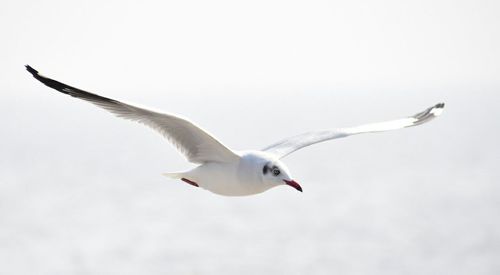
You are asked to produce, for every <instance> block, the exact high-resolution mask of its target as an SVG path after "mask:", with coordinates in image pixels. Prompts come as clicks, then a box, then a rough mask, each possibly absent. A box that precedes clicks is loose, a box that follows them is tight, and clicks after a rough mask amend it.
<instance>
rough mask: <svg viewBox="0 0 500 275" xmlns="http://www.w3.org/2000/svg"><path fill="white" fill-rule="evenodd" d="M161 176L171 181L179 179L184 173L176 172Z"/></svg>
mask: <svg viewBox="0 0 500 275" xmlns="http://www.w3.org/2000/svg"><path fill="white" fill-rule="evenodd" d="M162 175H164V176H165V177H167V178H171V179H181V178H182V177H183V175H184V173H182V172H177V173H163V174H162Z"/></svg>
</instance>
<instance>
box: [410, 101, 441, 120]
mask: <svg viewBox="0 0 500 275" xmlns="http://www.w3.org/2000/svg"><path fill="white" fill-rule="evenodd" d="M444 105H445V104H444V102H440V103H438V104H436V105H434V106H432V107H430V108H427V109H426V110H425V111H423V112H420V113H418V114H415V115H414V116H413V117H412V118H414V119H415V121H414V122H413V125H419V124H422V123H425V122H428V121H430V120H432V119H433V118H435V117H438V116H439V115H441V113H442V112H443V110H444Z"/></svg>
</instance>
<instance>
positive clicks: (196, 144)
mask: <svg viewBox="0 0 500 275" xmlns="http://www.w3.org/2000/svg"><path fill="white" fill-rule="evenodd" d="M26 69H27V70H28V72H30V73H31V74H32V75H33V76H34V77H35V78H36V79H38V80H39V81H40V82H42V83H43V84H45V85H47V86H49V87H50V88H53V89H55V90H57V91H59V92H61V93H64V94H68V95H70V96H73V97H76V98H79V99H83V100H86V101H89V102H91V103H93V104H95V105H97V106H99V107H101V108H104V109H106V110H108V111H110V112H111V113H113V114H115V115H116V116H118V117H122V118H126V119H130V120H134V121H137V122H140V123H142V124H145V125H147V126H149V127H151V128H153V129H154V130H156V131H158V132H160V134H162V135H163V136H164V137H166V138H167V139H168V140H169V141H170V142H171V143H172V144H173V145H174V146H175V147H176V148H177V149H178V150H179V151H180V152H181V153H182V154H183V155H184V156H185V157H186V158H187V160H188V161H190V162H192V163H196V164H199V166H197V167H195V168H194V169H192V170H189V171H186V172H178V173H165V174H164V175H165V176H167V177H170V178H174V179H180V180H182V181H184V182H186V183H189V184H191V185H193V186H196V187H201V188H204V189H207V190H208V191H210V192H213V193H216V194H219V195H225V196H248V195H254V194H258V193H262V192H264V191H266V190H268V189H270V188H272V187H275V186H279V185H289V186H291V187H293V188H295V189H297V190H298V191H301V192H302V187H301V186H300V185H299V184H298V183H297V182H296V181H295V180H293V179H292V176H291V174H290V172H289V170H288V168H287V167H286V166H285V164H284V163H283V162H281V161H280V159H281V158H283V157H285V156H287V155H288V154H290V153H292V152H295V151H297V150H299V149H301V148H304V147H306V146H309V145H312V144H315V143H319V142H323V141H327V140H331V139H336V138H342V137H347V136H351V135H356V134H361V133H375V132H383V131H389V130H396V129H401V128H406V127H411V126H416V125H420V124H423V123H426V122H428V121H430V120H432V119H433V118H435V117H437V116H439V115H440V114H441V112H442V111H443V108H444V103H438V104H436V105H434V106H432V107H430V108H427V109H426V110H424V111H422V112H420V113H417V114H415V115H413V116H410V117H406V118H402V119H396V120H391V121H385V122H379V123H372V124H365V125H361V126H357V127H350V128H340V129H335V130H325V131H313V132H307V133H304V134H301V135H297V136H294V137H290V138H287V139H283V140H281V141H279V142H277V143H275V144H272V145H270V146H267V147H265V148H264V149H262V150H248V151H233V150H231V149H229V148H227V147H226V146H224V144H222V143H221V142H220V141H218V140H217V139H216V138H215V137H213V136H212V135H211V134H209V133H208V132H207V131H205V130H203V129H201V128H200V127H198V126H197V125H195V124H194V123H193V122H191V121H189V120H187V119H185V118H181V117H179V116H175V115H172V114H166V113H159V112H156V111H152V110H148V109H144V108H139V107H136V106H133V105H131V104H126V103H123V102H120V101H117V100H114V99H110V98H107V97H103V96H100V95H97V94H93V93H89V92H86V91H83V90H80V89H77V88H74V87H71V86H68V85H66V84H64V83H61V82H59V81H56V80H53V79H50V78H47V77H45V76H42V75H40V74H39V73H38V71H37V70H35V69H33V68H32V67H30V66H29V65H26Z"/></svg>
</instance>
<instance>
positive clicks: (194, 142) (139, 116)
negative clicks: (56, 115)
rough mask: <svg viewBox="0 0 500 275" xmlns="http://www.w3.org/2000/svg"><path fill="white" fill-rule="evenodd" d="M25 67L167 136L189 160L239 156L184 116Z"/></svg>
mask: <svg viewBox="0 0 500 275" xmlns="http://www.w3.org/2000/svg"><path fill="white" fill-rule="evenodd" d="M26 69H27V70H28V72H30V73H31V74H32V75H33V77H35V78H36V79H37V80H39V81H40V82H42V83H43V84H45V85H47V86H48V87H50V88H53V89H55V90H57V91H59V92H61V93H64V94H67V95H70V96H72V97H76V98H79V99H82V100H85V101H88V102H91V103H93V104H95V105H97V106H99V107H101V108H104V109H106V110H108V111H110V112H111V113H113V114H115V115H116V116H118V117H122V118H125V119H129V120H133V121H137V122H139V123H142V124H145V125H147V126H149V127H151V128H153V129H154V130H156V131H158V132H160V134H162V135H163V136H164V137H166V138H167V139H168V140H169V141H170V142H171V143H172V144H173V145H174V146H175V147H176V148H177V149H178V150H179V151H180V152H181V153H182V154H184V156H185V157H186V158H187V159H188V161H190V162H193V163H204V162H210V161H216V162H232V161H235V160H236V159H238V158H239V157H238V156H237V155H236V154H235V153H234V152H233V151H231V150H230V149H229V148H227V147H226V146H224V145H223V144H222V143H220V142H219V141H218V140H217V139H215V138H214V137H213V136H211V135H210V134H209V133H207V132H206V131H204V130H202V129H201V128H200V127H198V126H196V125H195V124H194V123H192V122H191V121H189V120H187V119H184V118H180V117H178V116H174V115H170V114H164V113H159V112H155V111H152V110H147V109H144V108H139V107H136V106H133V105H130V104H126V103H123V102H120V101H117V100H114V99H110V98H107V97H103V96H100V95H97V94H93V93H89V92H86V91H83V90H80V89H77V88H74V87H71V86H69V85H66V84H64V83H61V82H59V81H56V80H53V79H50V78H47V77H45V76H42V75H40V74H39V73H38V71H37V70H35V69H33V68H32V67H30V66H28V65H26Z"/></svg>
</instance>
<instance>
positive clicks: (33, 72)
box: [25, 65, 38, 76]
mask: <svg viewBox="0 0 500 275" xmlns="http://www.w3.org/2000/svg"><path fill="white" fill-rule="evenodd" d="M25 67H26V70H27V71H28V72H30V73H31V74H32V75H33V76H35V75H38V71H37V70H35V69H33V67H31V66H30V65H25Z"/></svg>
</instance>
